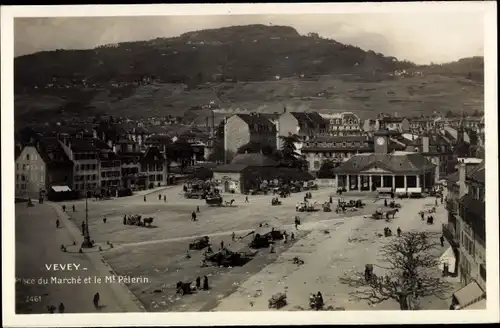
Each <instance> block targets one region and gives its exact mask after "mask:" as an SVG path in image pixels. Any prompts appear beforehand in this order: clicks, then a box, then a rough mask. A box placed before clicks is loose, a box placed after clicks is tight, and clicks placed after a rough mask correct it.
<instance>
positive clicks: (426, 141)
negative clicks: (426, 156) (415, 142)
mask: <svg viewBox="0 0 500 328" xmlns="http://www.w3.org/2000/svg"><path fill="white" fill-rule="evenodd" d="M422 152H423V153H428V152H429V137H428V136H427V135H424V136H422Z"/></svg>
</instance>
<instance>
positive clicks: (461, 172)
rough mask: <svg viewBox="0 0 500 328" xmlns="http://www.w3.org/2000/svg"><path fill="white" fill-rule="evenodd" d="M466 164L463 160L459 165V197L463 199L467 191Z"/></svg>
mask: <svg viewBox="0 0 500 328" xmlns="http://www.w3.org/2000/svg"><path fill="white" fill-rule="evenodd" d="M465 167H466V166H465V163H464V162H463V160H462V161H461V162H459V163H458V186H459V192H458V193H459V195H458V197H460V198H461V197H463V196H464V195H465V193H466V191H465V172H466V170H465Z"/></svg>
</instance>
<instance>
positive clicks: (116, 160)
mask: <svg viewBox="0 0 500 328" xmlns="http://www.w3.org/2000/svg"><path fill="white" fill-rule="evenodd" d="M99 176H100V179H99V182H100V188H101V192H102V193H104V194H107V195H110V196H111V195H115V194H116V192H117V191H118V189H120V188H121V185H122V168H121V159H120V157H119V156H118V155H116V154H115V153H114V152H111V151H109V152H101V153H100V154H99Z"/></svg>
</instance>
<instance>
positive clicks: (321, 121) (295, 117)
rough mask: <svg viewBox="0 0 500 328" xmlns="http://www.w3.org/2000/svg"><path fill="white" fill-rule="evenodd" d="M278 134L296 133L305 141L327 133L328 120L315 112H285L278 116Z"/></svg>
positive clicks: (284, 135)
mask: <svg viewBox="0 0 500 328" xmlns="http://www.w3.org/2000/svg"><path fill="white" fill-rule="evenodd" d="M278 122H279V135H280V136H283V137H286V136H289V135H297V136H298V137H299V139H300V140H301V141H307V140H309V139H311V138H313V137H317V136H318V135H326V134H327V133H328V124H329V122H328V120H327V119H325V118H323V117H322V116H321V115H320V114H318V113H317V112H285V113H283V114H281V116H280V117H279V120H278Z"/></svg>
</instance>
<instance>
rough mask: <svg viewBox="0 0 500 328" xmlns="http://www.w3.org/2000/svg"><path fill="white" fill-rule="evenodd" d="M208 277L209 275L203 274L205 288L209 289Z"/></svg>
mask: <svg viewBox="0 0 500 328" xmlns="http://www.w3.org/2000/svg"><path fill="white" fill-rule="evenodd" d="M208 288H209V287H208V277H207V276H203V289H204V290H208Z"/></svg>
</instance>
